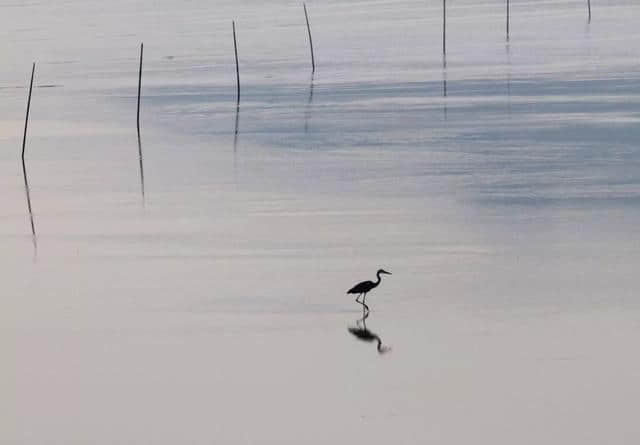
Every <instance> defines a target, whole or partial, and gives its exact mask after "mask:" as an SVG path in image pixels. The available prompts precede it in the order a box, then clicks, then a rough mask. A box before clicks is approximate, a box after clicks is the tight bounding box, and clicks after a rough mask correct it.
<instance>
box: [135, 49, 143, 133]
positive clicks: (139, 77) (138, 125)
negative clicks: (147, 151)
mask: <svg viewBox="0 0 640 445" xmlns="http://www.w3.org/2000/svg"><path fill="white" fill-rule="evenodd" d="M143 52H144V43H141V44H140V69H139V70H138V113H137V117H136V125H137V127H138V135H140V92H141V91H142V54H143Z"/></svg>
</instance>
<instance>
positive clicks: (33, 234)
mask: <svg viewBox="0 0 640 445" xmlns="http://www.w3.org/2000/svg"><path fill="white" fill-rule="evenodd" d="M22 174H23V176H24V191H25V192H26V194H27V209H28V210H29V220H30V222H31V239H32V241H33V248H34V249H36V252H37V249H38V241H37V237H36V225H35V222H34V220H33V210H32V208H31V193H30V191H29V178H28V176H27V166H26V164H25V162H24V159H23V160H22Z"/></svg>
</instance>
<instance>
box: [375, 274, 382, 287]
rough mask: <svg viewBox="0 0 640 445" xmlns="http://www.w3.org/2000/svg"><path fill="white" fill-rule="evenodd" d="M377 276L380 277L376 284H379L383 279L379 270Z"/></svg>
mask: <svg viewBox="0 0 640 445" xmlns="http://www.w3.org/2000/svg"><path fill="white" fill-rule="evenodd" d="M376 276H377V277H378V281H376V286H377V285H378V284H380V282H381V281H382V278H381V277H380V272H378V273H377V274H376Z"/></svg>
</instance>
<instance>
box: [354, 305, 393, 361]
mask: <svg viewBox="0 0 640 445" xmlns="http://www.w3.org/2000/svg"><path fill="white" fill-rule="evenodd" d="M367 318H369V311H365V310H364V308H363V310H362V318H360V319H358V321H356V325H355V326H350V327H348V328H347V330H348V331H349V333H350V334H352V335H353V336H354V337H356V338H357V339H358V340H361V341H364V342H367V343H373V342H376V343H377V349H378V354H385V353H387V352H389V351H391V346H385V345H383V344H382V339H381V338H380V336H379V335H378V334H376V333H375V332H371V331H370V330H369V329H367Z"/></svg>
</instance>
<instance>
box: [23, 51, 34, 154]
mask: <svg viewBox="0 0 640 445" xmlns="http://www.w3.org/2000/svg"><path fill="white" fill-rule="evenodd" d="M35 72H36V63H35V62H33V66H32V67H31V82H30V83H29V98H28V99H27V115H26V116H25V118H24V135H23V136H22V162H23V163H24V151H25V147H26V145H27V127H28V126H29V110H30V109H31V92H32V91H33V76H34V74H35Z"/></svg>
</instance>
